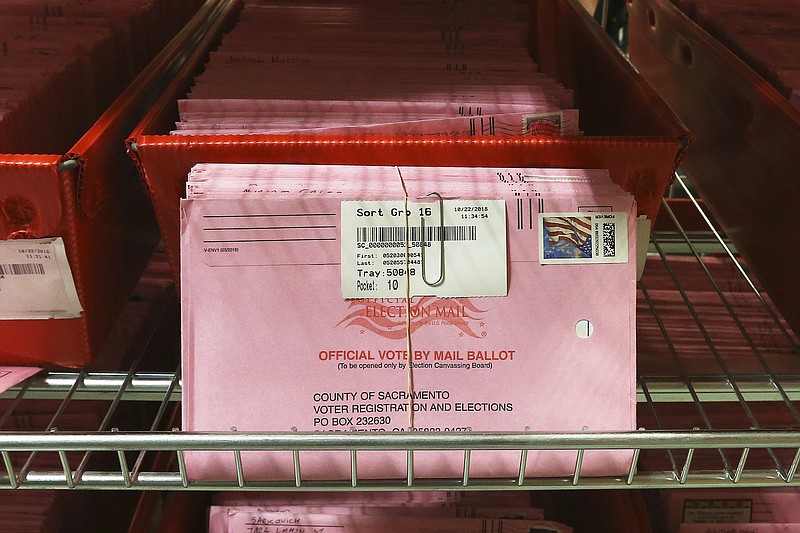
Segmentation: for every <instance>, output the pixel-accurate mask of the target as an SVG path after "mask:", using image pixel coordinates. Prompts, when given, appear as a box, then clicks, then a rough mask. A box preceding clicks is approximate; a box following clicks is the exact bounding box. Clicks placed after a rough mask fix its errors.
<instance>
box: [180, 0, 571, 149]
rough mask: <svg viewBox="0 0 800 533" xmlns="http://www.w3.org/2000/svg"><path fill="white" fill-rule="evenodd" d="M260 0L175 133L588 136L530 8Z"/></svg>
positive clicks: (209, 70)
mask: <svg viewBox="0 0 800 533" xmlns="http://www.w3.org/2000/svg"><path fill="white" fill-rule="evenodd" d="M269 4H270V3H269V2H258V1H252V2H248V4H247V5H246V6H245V8H244V10H243V11H242V13H241V15H240V18H239V21H238V23H237V25H236V27H235V28H234V29H233V30H232V31H231V32H230V33H229V34H228V35H226V36H225V38H224V39H223V42H222V44H221V46H220V47H219V49H218V50H217V51H215V52H212V53H211V56H210V60H209V62H208V64H207V65H206V67H205V70H204V71H203V73H202V74H201V75H199V76H198V77H197V78H196V79H195V84H194V86H193V88H192V90H191V92H190V94H189V95H188V98H187V99H185V100H181V101H180V102H179V108H180V121H179V122H178V123H177V125H176V129H175V131H174V132H173V133H175V134H181V135H194V134H238V133H303V134H311V135H314V134H322V135H339V134H347V135H370V134H372V135H375V134H393V135H579V134H580V130H579V129H578V112H577V110H576V109H574V108H573V95H572V91H571V90H569V89H566V88H564V87H563V86H562V85H561V84H559V83H557V82H556V81H555V80H553V79H552V78H550V77H548V76H546V75H545V74H543V73H541V72H539V70H538V67H537V65H536V64H535V63H533V62H532V61H531V58H530V56H529V55H528V52H527V48H526V42H527V31H528V25H529V17H528V6H527V5H523V4H518V3H514V2H510V1H499V2H491V3H480V2H464V3H449V4H443V3H441V2H433V1H429V0H418V1H415V2H401V1H397V0H395V1H391V2H373V1H364V0H345V1H337V2H332V3H325V4H324V5H322V4H320V3H318V2H309V3H307V4H306V3H303V2H299V3H296V4H292V5H287V4H284V3H279V4H277V5H276V4H275V3H272V4H273V5H269Z"/></svg>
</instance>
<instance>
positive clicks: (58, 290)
mask: <svg viewBox="0 0 800 533" xmlns="http://www.w3.org/2000/svg"><path fill="white" fill-rule="evenodd" d="M82 310H83V309H82V308H81V304H80V301H79V300H78V293H77V291H76V290H75V282H74V281H73V279H72V271H71V270H70V267H69V262H68V261H67V253H66V250H65V248H64V240H63V239H62V238H61V237H52V238H47V239H19V240H8V241H0V320H28V319H47V318H75V317H78V316H80V314H81V311H82Z"/></svg>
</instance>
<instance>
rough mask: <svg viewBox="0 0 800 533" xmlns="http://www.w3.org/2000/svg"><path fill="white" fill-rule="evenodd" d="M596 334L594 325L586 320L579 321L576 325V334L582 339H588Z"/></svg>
mask: <svg viewBox="0 0 800 533" xmlns="http://www.w3.org/2000/svg"><path fill="white" fill-rule="evenodd" d="M592 333H594V324H592V323H591V322H589V321H588V320H586V319H583V320H578V323H577V324H575V334H576V335H577V336H578V337H580V338H581V339H588V338H589V337H591V336H592Z"/></svg>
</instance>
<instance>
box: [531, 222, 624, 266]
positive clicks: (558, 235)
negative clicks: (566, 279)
mask: <svg viewBox="0 0 800 533" xmlns="http://www.w3.org/2000/svg"><path fill="white" fill-rule="evenodd" d="M539 237H540V239H539V245H540V252H539V259H540V261H541V262H542V263H551V264H569V263H624V262H627V260H628V238H627V237H628V235H627V216H626V214H625V213H620V212H615V213H542V214H540V215H539Z"/></svg>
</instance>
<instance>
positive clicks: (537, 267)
mask: <svg viewBox="0 0 800 533" xmlns="http://www.w3.org/2000/svg"><path fill="white" fill-rule="evenodd" d="M407 187H408V188H409V195H410V196H414V195H419V194H424V191H425V190H429V189H428V187H427V186H426V184H425V183H424V182H409V183H407ZM387 189H389V188H388V187H387ZM394 194H395V196H394V197H395V198H399V195H397V193H394ZM494 194H495V196H494V197H495V198H505V199H506V203H507V206H508V207H507V209H508V212H509V213H511V212H512V211H513V210H515V206H516V205H518V201H517V200H518V198H517V197H516V196H515V195H514V193H513V192H512V191H511V188H510V187H508V186H506V185H505V184H502V185H498V187H497V188H496V192H495V193H494ZM289 196H290V197H289V198H287V197H284V196H281V197H280V198H274V197H273V198H269V197H262V198H255V199H240V198H227V199H210V200H198V199H190V200H185V201H184V202H183V203H182V208H181V219H182V245H183V248H182V255H183V261H182V265H183V266H182V287H183V295H182V297H183V321H184V323H183V338H184V348H183V351H184V401H183V408H184V429H185V430H187V431H228V430H230V428H231V427H232V426H235V427H236V428H237V429H238V430H239V431H273V432H280V431H291V430H293V429H295V428H296V429H297V430H299V431H351V430H353V429H355V430H360V431H395V432H397V431H406V429H407V427H408V426H409V417H408V405H409V402H408V398H407V396H408V394H407V391H408V384H407V379H408V376H407V370H404V369H403V368H401V366H400V365H404V364H405V362H407V359H406V358H405V350H406V334H405V319H404V309H405V303H404V300H402V299H398V301H394V300H391V299H389V300H377V301H372V300H344V299H343V298H342V297H341V294H342V293H341V277H340V276H341V273H340V266H339V262H340V242H339V232H340V228H339V218H340V215H339V214H340V211H341V199H339V198H336V199H334V198H330V197H327V198H326V197H320V196H316V197H315V196H312V195H309V196H306V197H300V196H296V197H291V195H289ZM544 201H545V202H546V204H547V206H548V212H553V213H556V212H576V211H579V210H581V209H582V208H585V206H587V205H598V206H604V209H607V208H608V207H610V208H611V210H613V211H621V212H624V213H626V214H627V224H628V228H627V229H628V235H629V237H631V238H629V243H630V244H631V246H632V247H633V246H634V243H635V238H632V236H633V235H635V233H634V231H635V222H636V220H635V213H636V210H635V204H634V202H633V200H632V198H631V197H630V196H629V195H627V194H619V193H618V194H611V193H607V192H604V193H602V194H598V195H595V196H593V197H590V198H589V199H588V200H587V196H586V194H584V196H574V195H557V194H552V195H550V196H547V197H546V199H545V200H544ZM536 205H537V204H536V203H535V202H532V203H531V209H535V206H536ZM522 209H523V210H526V209H529V208H528V206H525V205H523V206H522ZM524 213H526V214H525V215H524V216H523V217H522V218H521V219H520V220H523V219H524V220H528V218H530V219H531V220H533V219H534V213H533V212H531V213H530V216H528V214H527V211H524ZM265 214H268V215H269V216H268V217H263V215H265ZM265 219H268V220H270V221H276V220H280V219H283V220H291V221H292V223H291V224H290V226H291V227H292V228H294V229H283V230H278V231H271V232H270V235H279V236H280V238H274V237H270V238H269V239H268V240H266V239H265V240H263V242H246V243H238V244H237V243H232V242H229V243H228V244H219V243H214V244H209V243H207V242H204V241H213V240H220V236H221V235H224V237H222V238H224V239H229V240H231V241H235V240H241V239H239V237H241V236H244V237H248V239H249V238H250V237H252V236H253V235H254V233H253V231H255V232H256V233H258V231H260V230H244V231H243V230H232V229H230V228H233V227H235V226H236V224H239V223H242V221H245V222H244V223H246V224H251V223H252V224H256V225H255V226H249V227H265V226H264V224H265V222H264V221H265ZM512 220H513V219H512V218H511V217H510V216H509V222H508V223H507V226H508V296H505V297H488V298H449V299H443V298H436V297H423V298H415V299H414V300H413V309H412V317H414V318H415V320H414V322H413V325H412V331H413V334H412V342H413V347H412V351H413V353H414V356H413V362H414V363H415V364H418V366H417V368H415V369H414V371H413V394H415V395H416V396H417V399H416V402H415V405H416V406H417V407H416V408H417V409H419V410H418V411H416V412H415V414H414V420H413V425H414V430H415V431H420V432H425V431H431V432H433V431H518V432H524V431H533V432H542V431H544V432H562V431H563V432H584V431H617V430H624V431H629V430H633V429H634V428H635V338H634V336H635V328H634V324H635V279H636V278H635V276H636V273H635V261H634V260H633V258H634V257H635V251H634V250H635V249H634V248H631V251H630V255H629V257H630V260H629V261H627V262H626V263H622V264H591V265H589V264H570V265H553V264H540V263H539V253H538V242H537V241H538V237H537V231H536V228H535V224H531V225H528V224H527V223H524V224H523V223H520V224H516V223H512V222H511V221H512ZM303 226H305V227H303ZM308 226H314V227H308ZM226 228H227V229H226ZM237 234H238V235H237ZM248 239H244V240H248ZM249 240H259V239H249ZM223 248H224V249H228V250H229V251H226V252H222V251H221V250H222V249H223ZM234 249H236V250H237V251H233V250H234ZM209 250H212V251H209ZM451 268H459V267H453V266H451ZM463 268H470V267H469V265H464V266H463ZM583 320H588V321H589V322H591V324H592V325H593V332H592V334H591V335H590V336H589V337H588V338H581V336H579V332H578V330H577V329H576V327H577V325H578V323H579V322H580V321H583ZM576 456H577V451H547V452H545V451H539V452H537V451H531V452H530V453H529V454H528V457H527V468H526V473H527V475H531V476H565V475H571V474H572V473H573V471H574V468H575V461H576ZM406 458H407V455H406V453H405V452H360V453H359V454H358V475H359V477H360V478H398V477H405V475H406V467H407V465H406ZM630 460H631V452H630V451H627V450H620V451H587V452H586V454H585V456H584V459H583V464H582V468H581V473H582V475H619V474H623V473H627V471H628V469H629V468H630ZM242 461H243V465H244V473H245V478H246V479H293V478H294V469H293V463H292V455H291V453H289V452H286V453H280V452H245V453H243V454H242ZM463 463H464V457H463V453H459V452H452V453H447V452H436V451H424V452H423V451H419V452H415V454H414V473H415V476H417V477H442V476H445V477H453V476H458V477H460V476H461V473H462V469H463ZM186 464H187V471H188V473H189V476H190V477H191V478H193V479H208V478H213V479H236V472H235V466H234V461H233V454H232V453H224V452H220V453H210V452H196V453H188V454H187V455H186ZM350 466H351V462H350V454H349V453H348V452H314V453H312V452H301V453H300V468H301V475H302V477H303V478H304V479H348V478H349V477H350ZM519 467H520V453H519V452H518V451H474V452H473V453H472V455H471V462H470V475H471V476H475V477H516V476H517V475H518V473H519Z"/></svg>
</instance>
